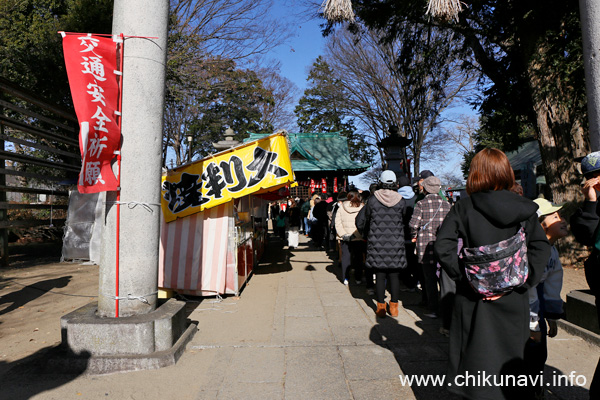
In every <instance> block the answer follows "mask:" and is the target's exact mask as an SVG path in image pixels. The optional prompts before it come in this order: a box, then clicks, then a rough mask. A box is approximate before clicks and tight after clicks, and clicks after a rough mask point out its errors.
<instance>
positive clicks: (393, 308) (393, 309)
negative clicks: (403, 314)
mask: <svg viewBox="0 0 600 400" xmlns="http://www.w3.org/2000/svg"><path fill="white" fill-rule="evenodd" d="M390 315H391V316H392V317H397V316H398V302H395V303H394V302H393V301H390Z"/></svg>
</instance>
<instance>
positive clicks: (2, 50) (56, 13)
mask: <svg viewBox="0 0 600 400" xmlns="http://www.w3.org/2000/svg"><path fill="white" fill-rule="evenodd" d="M112 6H113V1H112V0H0V76H2V77H4V78H6V79H9V80H11V81H13V82H17V83H18V84H19V85H21V86H23V87H25V88H27V89H30V90H33V91H35V92H36V93H37V94H39V95H40V96H42V97H44V98H46V99H48V100H50V101H54V102H56V103H58V104H63V105H67V106H69V105H71V104H72V101H71V94H70V91H69V86H68V80H67V75H66V71H65V62H64V58H63V51H62V40H61V36H60V35H59V34H58V31H61V30H62V31H67V32H91V33H110V30H111V26H112Z"/></svg>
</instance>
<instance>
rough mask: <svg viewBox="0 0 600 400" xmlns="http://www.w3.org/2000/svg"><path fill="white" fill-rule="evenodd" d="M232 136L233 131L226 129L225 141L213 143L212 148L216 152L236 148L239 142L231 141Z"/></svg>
mask: <svg viewBox="0 0 600 400" xmlns="http://www.w3.org/2000/svg"><path fill="white" fill-rule="evenodd" d="M234 135H235V133H234V132H233V129H231V128H227V129H226V130H225V140H219V141H218V142H217V143H213V147H214V148H215V149H217V150H227V149H230V148H232V147H235V146H237V145H238V144H240V142H239V141H237V140H233V136H234Z"/></svg>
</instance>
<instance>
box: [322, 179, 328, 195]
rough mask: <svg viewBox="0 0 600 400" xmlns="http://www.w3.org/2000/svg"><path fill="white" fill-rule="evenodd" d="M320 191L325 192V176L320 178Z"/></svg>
mask: <svg viewBox="0 0 600 400" xmlns="http://www.w3.org/2000/svg"><path fill="white" fill-rule="evenodd" d="M321 191H322V192H323V193H327V181H326V180H325V178H322V179H321Z"/></svg>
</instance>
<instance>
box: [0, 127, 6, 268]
mask: <svg viewBox="0 0 600 400" xmlns="http://www.w3.org/2000/svg"><path fill="white" fill-rule="evenodd" d="M0 135H2V137H4V125H3V124H2V123H0ZM0 149H1V150H2V151H4V139H2V140H0ZM0 167H1V168H2V169H5V168H6V160H5V159H0ZM0 185H2V186H6V175H5V174H0ZM0 202H3V203H6V192H1V193H0ZM0 221H2V222H4V221H8V210H0ZM0 267H2V268H8V228H4V229H0Z"/></svg>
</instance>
